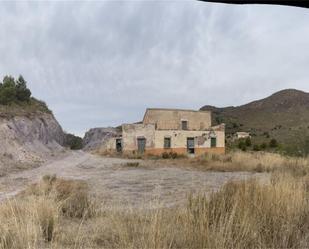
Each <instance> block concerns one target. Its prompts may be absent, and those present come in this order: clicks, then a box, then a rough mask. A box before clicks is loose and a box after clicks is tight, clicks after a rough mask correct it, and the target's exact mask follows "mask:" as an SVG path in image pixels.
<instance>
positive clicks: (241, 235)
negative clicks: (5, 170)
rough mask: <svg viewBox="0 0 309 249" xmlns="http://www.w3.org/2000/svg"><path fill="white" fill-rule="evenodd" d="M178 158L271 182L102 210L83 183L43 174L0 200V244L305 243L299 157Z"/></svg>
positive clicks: (305, 179) (307, 216)
mask: <svg viewBox="0 0 309 249" xmlns="http://www.w3.org/2000/svg"><path fill="white" fill-rule="evenodd" d="M177 160H178V159H177ZM177 160H176V161H175V162H177ZM183 160H189V161H188V162H189V163H191V164H193V165H198V164H199V165H200V167H208V168H211V169H212V170H215V169H218V170H224V171H228V170H229V168H228V167H230V170H233V171H237V170H249V171H250V170H253V171H256V170H257V171H267V172H270V174H271V177H270V178H271V180H270V181H269V182H267V183H263V182H261V181H258V180H256V179H250V180H246V181H238V182H229V183H227V184H226V185H224V186H223V187H222V188H221V189H220V190H219V191H217V192H214V193H212V194H211V195H208V196H207V197H206V196H205V194H204V193H198V194H194V195H193V194H190V193H188V197H187V201H186V204H185V205H183V206H177V207H172V208H164V207H162V208H154V209H142V208H141V209H133V208H131V207H130V206H128V207H127V209H125V210H124V209H121V210H119V209H113V208H112V209H106V208H104V206H105V205H108V201H107V203H106V201H105V202H103V203H102V202H101V201H100V200H98V199H97V198H95V197H93V196H92V195H91V193H90V192H89V189H88V186H87V184H86V183H85V182H83V181H76V180H65V179H58V178H57V177H55V176H45V177H43V179H42V180H41V181H40V182H39V183H37V184H34V185H31V186H29V187H28V188H27V189H26V190H25V191H23V192H22V193H20V194H19V195H18V196H16V197H14V198H13V199H8V200H6V201H4V202H2V203H1V204H0V220H1V223H0V248H307V247H309V236H308V234H309V233H308V232H309V206H308V197H309V187H308V186H309V174H308V172H309V171H308V167H309V165H308V160H307V159H303V158H286V157H283V156H279V155H275V154H253V153H252V154H251V153H233V154H227V155H225V156H207V157H206V156H205V157H203V158H199V159H183ZM146 205H147V204H146ZM149 205H150V204H149Z"/></svg>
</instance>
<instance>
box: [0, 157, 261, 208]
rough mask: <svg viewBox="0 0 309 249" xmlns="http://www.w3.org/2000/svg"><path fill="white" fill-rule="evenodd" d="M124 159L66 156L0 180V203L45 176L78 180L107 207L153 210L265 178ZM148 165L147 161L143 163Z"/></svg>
mask: <svg viewBox="0 0 309 249" xmlns="http://www.w3.org/2000/svg"><path fill="white" fill-rule="evenodd" d="M128 161H138V160H128V159H118V158H103V157H99V156H95V155H91V154H89V153H86V152H82V151H76V152H72V153H69V154H68V155H67V156H65V157H64V158H62V159H58V160H55V161H53V162H49V163H46V164H44V165H43V166H41V167H39V168H35V169H31V170H26V171H22V172H19V173H16V174H11V175H8V176H5V177H1V178H0V200H3V199H5V198H7V197H11V196H13V195H15V194H16V193H18V192H19V191H21V190H22V189H23V188H25V186H26V185H27V184H30V183H32V182H36V181H38V180H39V179H40V178H41V177H42V176H44V175H46V174H56V175H57V176H58V177H64V178H70V179H81V180H85V181H87V182H88V184H89V186H90V187H91V193H93V194H94V195H96V196H97V197H98V198H99V199H101V200H102V201H103V200H104V202H105V203H106V204H108V205H112V206H118V207H123V206H127V205H130V206H135V207H137V206H138V207H141V206H144V207H145V208H147V207H150V206H152V207H155V206H156V205H162V204H164V206H173V205H176V204H181V203H182V202H183V201H184V200H185V197H186V195H187V194H188V193H189V192H198V191H205V192H207V193H210V192H211V191H215V190H217V189H219V188H220V187H221V186H222V185H223V184H224V183H226V182H228V181H230V180H241V179H246V178H248V177H262V178H264V177H265V174H252V173H248V172H202V171H197V170H189V169H183V168H176V167H154V166H153V167H152V166H151V165H150V166H147V167H136V168H131V167H127V166H126V163H127V162H128ZM147 163H148V164H151V161H149V162H147Z"/></svg>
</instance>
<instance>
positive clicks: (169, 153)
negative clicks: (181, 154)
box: [161, 151, 178, 159]
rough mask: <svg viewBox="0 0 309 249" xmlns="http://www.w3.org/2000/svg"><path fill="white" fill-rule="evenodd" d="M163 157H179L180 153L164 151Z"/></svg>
mask: <svg viewBox="0 0 309 249" xmlns="http://www.w3.org/2000/svg"><path fill="white" fill-rule="evenodd" d="M161 156H162V158H163V159H168V158H172V159H176V158H177V157H178V154H177V153H176V152H173V151H170V152H166V151H165V152H163V153H162V155H161Z"/></svg>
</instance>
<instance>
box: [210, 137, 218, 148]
mask: <svg viewBox="0 0 309 249" xmlns="http://www.w3.org/2000/svg"><path fill="white" fill-rule="evenodd" d="M210 147H212V148H213V147H217V138H216V137H212V138H211V140H210Z"/></svg>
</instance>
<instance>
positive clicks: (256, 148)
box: [253, 144, 261, 151]
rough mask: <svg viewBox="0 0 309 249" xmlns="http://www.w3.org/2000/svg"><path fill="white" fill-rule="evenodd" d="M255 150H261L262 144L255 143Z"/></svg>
mask: <svg viewBox="0 0 309 249" xmlns="http://www.w3.org/2000/svg"><path fill="white" fill-rule="evenodd" d="M253 150H254V151H260V150H261V148H260V146H259V145H258V144H255V145H253Z"/></svg>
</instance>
